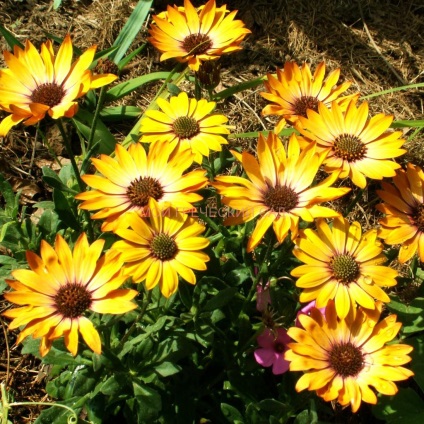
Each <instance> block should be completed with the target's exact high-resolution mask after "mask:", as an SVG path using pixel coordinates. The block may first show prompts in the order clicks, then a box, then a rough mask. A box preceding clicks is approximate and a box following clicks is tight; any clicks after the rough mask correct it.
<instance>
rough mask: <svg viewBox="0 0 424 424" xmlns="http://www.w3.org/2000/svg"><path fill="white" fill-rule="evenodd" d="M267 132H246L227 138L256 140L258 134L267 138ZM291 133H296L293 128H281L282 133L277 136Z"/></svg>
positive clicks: (285, 135)
mask: <svg viewBox="0 0 424 424" xmlns="http://www.w3.org/2000/svg"><path fill="white" fill-rule="evenodd" d="M268 133H269V131H252V132H246V133H237V134H230V135H229V136H228V138H230V139H233V138H258V137H259V134H262V135H264V136H267V135H268ZM293 133H297V132H296V130H295V129H294V128H283V129H282V131H281V132H280V133H279V134H278V135H279V136H280V137H287V136H289V135H291V134H293Z"/></svg>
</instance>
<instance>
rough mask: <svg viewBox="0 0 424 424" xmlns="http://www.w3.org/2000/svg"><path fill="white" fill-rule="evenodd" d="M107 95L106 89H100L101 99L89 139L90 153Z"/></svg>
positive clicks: (98, 101)
mask: <svg viewBox="0 0 424 424" xmlns="http://www.w3.org/2000/svg"><path fill="white" fill-rule="evenodd" d="M106 93H107V91H106V87H105V86H103V87H102V88H101V89H100V94H99V98H98V100H97V106H96V110H95V112H94V117H93V122H92V123H91V131H90V136H89V137H88V142H87V151H90V150H91V148H92V144H93V140H94V135H95V133H96V125H97V120H98V119H99V115H100V112H101V110H102V106H103V102H104V100H105V97H106Z"/></svg>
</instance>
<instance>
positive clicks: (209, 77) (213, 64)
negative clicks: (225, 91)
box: [196, 60, 221, 90]
mask: <svg viewBox="0 0 424 424" xmlns="http://www.w3.org/2000/svg"><path fill="white" fill-rule="evenodd" d="M220 74H221V64H220V63H218V61H216V60H208V61H206V62H202V63H201V65H200V67H199V70H198V71H197V72H196V77H197V79H198V80H199V83H200V85H201V86H202V88H205V89H206V90H213V89H214V88H215V87H216V86H217V85H218V84H219V83H220V81H221V76H220Z"/></svg>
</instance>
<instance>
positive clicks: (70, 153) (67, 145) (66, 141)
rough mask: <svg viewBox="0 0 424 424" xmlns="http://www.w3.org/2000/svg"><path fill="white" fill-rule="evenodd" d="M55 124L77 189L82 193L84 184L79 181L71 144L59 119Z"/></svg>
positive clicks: (78, 172) (79, 176) (79, 175)
mask: <svg viewBox="0 0 424 424" xmlns="http://www.w3.org/2000/svg"><path fill="white" fill-rule="evenodd" d="M56 123H57V127H58V128H59V131H60V135H61V136H62V139H63V144H64V145H65V149H66V152H67V153H68V156H69V159H70V160H71V165H72V169H73V170H74V174H75V178H76V179H77V183H78V187H79V189H80V191H81V192H82V191H84V190H85V184H84V181H83V180H82V179H81V174H80V171H79V169H78V165H77V162H76V161H75V156H74V153H73V151H72V147H71V143H70V141H69V138H68V134H66V131H65V128H64V127H63V124H62V120H61V119H58V120H57V121H56Z"/></svg>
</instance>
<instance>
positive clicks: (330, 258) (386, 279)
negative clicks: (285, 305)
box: [291, 217, 398, 318]
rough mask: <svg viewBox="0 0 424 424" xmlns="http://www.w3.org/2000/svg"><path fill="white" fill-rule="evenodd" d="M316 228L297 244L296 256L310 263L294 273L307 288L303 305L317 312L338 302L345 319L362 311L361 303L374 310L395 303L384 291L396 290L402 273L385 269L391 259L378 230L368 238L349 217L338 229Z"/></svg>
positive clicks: (335, 223) (336, 223)
mask: <svg viewBox="0 0 424 424" xmlns="http://www.w3.org/2000/svg"><path fill="white" fill-rule="evenodd" d="M316 225H317V230H316V231H314V230H311V229H306V230H304V231H302V232H301V233H300V237H298V238H297V239H296V240H295V243H296V248H295V249H294V250H293V254H294V255H295V256H296V257H297V258H298V259H299V260H300V261H302V262H304V263H305V264H306V265H301V266H299V267H297V268H295V269H293V270H292V272H291V275H293V276H294V277H298V280H297V281H296V286H297V287H300V288H302V289H304V290H303V292H302V293H301V294H300V298H299V300H300V302H311V301H312V300H316V307H317V308H324V307H325V306H326V305H327V303H328V301H329V300H330V299H335V303H336V311H337V315H338V316H339V317H340V318H345V317H346V316H347V314H348V313H349V310H350V309H351V308H356V305H355V302H356V303H358V304H359V305H361V306H363V307H364V308H368V309H374V308H375V301H374V299H377V300H380V301H382V302H390V298H389V296H387V294H386V293H385V292H384V291H383V290H382V289H381V287H392V286H395V285H396V279H395V278H396V277H397V275H398V273H397V272H396V271H395V270H394V269H391V268H389V267H386V266H381V264H382V263H384V262H386V261H387V259H386V257H385V256H384V254H383V253H382V251H383V245H382V243H380V242H379V241H378V240H377V230H370V231H368V232H367V233H365V234H362V230H361V226H360V224H359V223H358V222H354V223H352V224H349V221H348V220H347V219H345V218H343V217H338V218H335V219H334V221H333V226H332V228H330V227H329V225H328V224H327V223H326V222H325V220H323V219H319V220H317V223H316Z"/></svg>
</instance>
